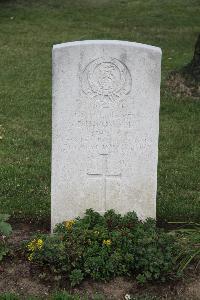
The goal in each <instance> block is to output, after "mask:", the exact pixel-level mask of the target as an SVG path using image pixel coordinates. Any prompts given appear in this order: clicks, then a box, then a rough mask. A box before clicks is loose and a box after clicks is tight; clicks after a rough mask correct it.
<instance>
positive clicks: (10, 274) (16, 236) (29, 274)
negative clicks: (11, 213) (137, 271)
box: [0, 223, 200, 300]
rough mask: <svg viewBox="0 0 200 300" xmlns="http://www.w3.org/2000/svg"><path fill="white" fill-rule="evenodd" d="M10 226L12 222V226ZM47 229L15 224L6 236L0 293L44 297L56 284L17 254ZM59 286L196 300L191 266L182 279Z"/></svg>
mask: <svg viewBox="0 0 200 300" xmlns="http://www.w3.org/2000/svg"><path fill="white" fill-rule="evenodd" d="M13 227H14V226H13ZM37 231H38V232H48V231H49V228H48V227H47V226H46V225H44V226H41V225H37V226H35V225H32V224H27V223H26V224H24V223H20V224H15V229H14V230H13V234H12V236H11V238H10V240H9V243H10V246H11V248H12V255H11V256H10V257H8V258H7V259H5V260H4V261H3V262H2V263H1V264H0V293H5V292H11V293H16V294H18V295H21V297H22V299H26V297H27V296H28V295H35V296H38V297H39V299H41V298H44V299H45V298H48V296H49V295H50V294H51V293H52V292H53V291H55V290H58V288H59V287H58V284H57V283H54V282H52V281H49V282H47V281H46V282H43V281H42V280H41V279H40V278H39V276H38V275H39V274H37V273H36V272H35V271H33V270H32V268H31V264H30V263H29V262H28V261H27V260H26V258H25V257H24V256H23V255H22V254H21V253H22V252H21V251H20V245H21V242H22V241H24V240H27V239H29V238H30V237H31V235H32V234H33V233H36V232H37ZM62 288H63V289H66V290H68V291H69V292H70V293H77V294H79V295H86V294H87V295H88V296H89V298H90V299H92V297H93V295H95V294H97V293H98V294H102V295H104V296H105V299H115V300H120V299H124V296H125V295H126V294H130V295H135V296H138V295H155V296H158V297H160V299H169V300H170V299H181V300H190V299H191V300H200V274H198V273H197V271H195V270H193V269H192V268H191V269H190V270H189V271H188V275H187V276H185V278H184V279H182V280H180V281H177V282H170V283H166V284H148V285H145V286H140V285H138V284H137V282H136V281H135V280H134V279H132V278H121V277H119V278H116V279H113V280H112V281H110V282H108V283H103V282H94V281H92V280H85V281H84V282H83V283H82V284H81V285H80V286H78V287H76V288H73V289H72V288H70V285H69V282H66V284H65V286H63V287H62Z"/></svg>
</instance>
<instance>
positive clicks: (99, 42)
mask: <svg viewBox="0 0 200 300" xmlns="http://www.w3.org/2000/svg"><path fill="white" fill-rule="evenodd" d="M92 45H97V46H98V45H113V46H117V45H119V46H120V45H121V46H126V47H134V48H138V49H146V50H149V51H153V52H157V53H158V54H160V55H161V54H162V50H161V48H159V47H155V46H151V45H147V44H142V43H136V42H129V41H118V40H85V41H74V42H67V43H61V44H56V45H54V46H53V50H56V49H61V48H66V47H74V46H92Z"/></svg>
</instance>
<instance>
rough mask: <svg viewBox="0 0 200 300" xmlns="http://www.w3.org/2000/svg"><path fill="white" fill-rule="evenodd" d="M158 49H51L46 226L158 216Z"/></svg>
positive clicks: (115, 45) (89, 44)
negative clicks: (109, 213)
mask: <svg viewBox="0 0 200 300" xmlns="http://www.w3.org/2000/svg"><path fill="white" fill-rule="evenodd" d="M160 65H161V50H160V48H157V47H153V46H148V45H143V44H138V43H132V42H123V41H95V40H94V41H83V42H70V43H64V44H60V45H55V46H54V47H53V132H52V191H51V196H52V202H51V204H52V228H53V227H54V226H55V224H56V223H58V222H62V221H63V220H68V219H73V218H75V217H77V216H82V215H83V213H84V212H85V210H86V209H87V208H93V209H95V210H96V211H98V212H101V213H103V212H105V211H106V210H108V209H115V210H116V211H118V212H120V213H122V214H123V213H126V212H127V211H133V210H134V211H136V212H137V214H138V216H139V218H141V219H145V218H147V217H153V218H155V217H156V187H157V160H158V134H159V103H160V76H161V75H160V68H161V66H160Z"/></svg>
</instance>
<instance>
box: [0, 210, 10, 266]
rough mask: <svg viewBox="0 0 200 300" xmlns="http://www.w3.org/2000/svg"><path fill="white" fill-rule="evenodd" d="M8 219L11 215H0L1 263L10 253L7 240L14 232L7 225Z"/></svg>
mask: <svg viewBox="0 0 200 300" xmlns="http://www.w3.org/2000/svg"><path fill="white" fill-rule="evenodd" d="M8 219H9V215H6V214H0V261H1V260H2V259H3V257H4V256H5V255H6V254H7V253H8V251H9V248H8V245H7V238H8V237H9V235H10V234H11V232H12V227H11V225H10V224H9V223H7V220H8Z"/></svg>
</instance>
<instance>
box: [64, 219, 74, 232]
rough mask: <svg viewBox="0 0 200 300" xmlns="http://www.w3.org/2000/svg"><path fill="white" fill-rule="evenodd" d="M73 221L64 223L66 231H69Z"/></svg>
mask: <svg viewBox="0 0 200 300" xmlns="http://www.w3.org/2000/svg"><path fill="white" fill-rule="evenodd" d="M74 223H75V221H74V220H69V221H66V222H65V227H66V228H67V230H71V229H72V226H73V225H74Z"/></svg>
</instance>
